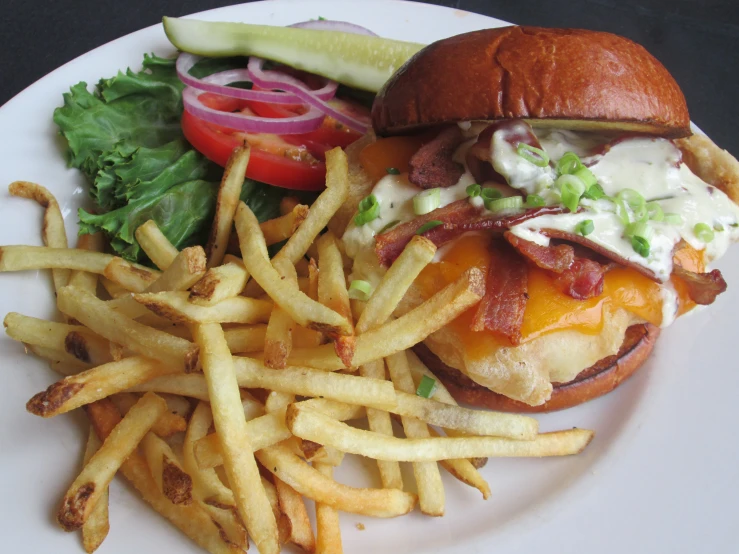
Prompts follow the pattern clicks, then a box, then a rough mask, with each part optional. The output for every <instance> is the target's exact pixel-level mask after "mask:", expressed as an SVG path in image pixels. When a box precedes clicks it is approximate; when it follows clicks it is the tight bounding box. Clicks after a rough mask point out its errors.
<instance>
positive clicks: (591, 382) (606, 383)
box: [413, 323, 659, 412]
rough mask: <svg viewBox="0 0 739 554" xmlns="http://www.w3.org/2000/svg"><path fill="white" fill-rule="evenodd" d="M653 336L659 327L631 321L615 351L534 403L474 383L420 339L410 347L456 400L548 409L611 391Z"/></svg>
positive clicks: (628, 374) (640, 361)
mask: <svg viewBox="0 0 739 554" xmlns="http://www.w3.org/2000/svg"><path fill="white" fill-rule="evenodd" d="M657 337H659V328H658V327H655V326H654V325H650V324H648V323H647V324H637V325H632V326H631V327H629V328H628V329H627V331H626V334H625V336H624V341H623V343H622V344H621V348H619V351H618V353H617V354H615V355H613V356H607V357H605V358H603V359H602V360H600V361H598V362H596V363H595V364H593V365H592V366H590V367H589V368H587V369H584V370H583V371H581V372H580V373H579V374H578V375H577V376H576V377H575V378H574V379H573V380H571V381H569V382H567V383H552V386H553V391H552V395H551V397H550V398H549V400H547V401H546V402H544V403H543V404H540V405H538V406H531V405H529V404H525V403H523V402H518V401H516V400H513V399H511V398H508V397H506V396H503V395H502V394H498V393H496V392H493V391H491V390H490V389H488V388H485V387H483V386H481V385H478V384H477V383H475V382H474V381H473V380H472V379H470V378H469V377H467V376H466V375H464V374H463V373H462V372H460V371H459V370H458V369H454V368H452V367H449V366H448V365H446V364H445V363H444V362H442V361H441V360H440V359H439V358H438V356H436V355H435V354H434V353H433V352H431V350H429V348H428V347H427V346H426V345H424V344H423V343H421V344H419V345H416V346H415V347H414V349H413V350H414V351H415V352H416V354H417V355H418V357H419V358H420V359H421V361H423V363H424V364H426V366H427V367H428V368H429V369H430V370H431V371H432V372H433V373H434V375H436V376H437V377H438V378H439V379H441V381H442V382H443V383H444V385H445V386H446V387H447V389H449V392H450V393H452V395H453V396H454V398H456V399H457V400H458V401H460V402H464V403H466V404H472V405H475V406H480V407H484V408H489V409H491V410H498V411H503V412H552V411H556V410H563V409H565V408H571V407H573V406H577V405H578V404H582V403H583V402H587V401H588V400H593V399H594V398H598V397H599V396H603V395H604V394H607V393H609V392H611V391H612V390H613V389H615V388H616V387H618V386H619V385H620V384H621V383H622V382H624V381H625V380H626V379H628V378H629V377H631V375H633V374H634V372H635V371H636V370H637V369H639V368H640V367H641V366H642V364H643V363H644V362H645V361H646V359H647V358H648V357H649V355H650V354H651V353H652V349H653V348H654V345H655V343H656V341H657Z"/></svg>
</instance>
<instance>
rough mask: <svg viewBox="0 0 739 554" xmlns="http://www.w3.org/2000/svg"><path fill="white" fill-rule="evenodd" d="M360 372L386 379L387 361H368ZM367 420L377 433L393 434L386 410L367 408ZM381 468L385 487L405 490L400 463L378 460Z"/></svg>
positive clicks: (369, 377) (366, 376)
mask: <svg viewBox="0 0 739 554" xmlns="http://www.w3.org/2000/svg"><path fill="white" fill-rule="evenodd" d="M359 374H360V375H361V376H362V377H364V378H367V379H379V380H382V381H384V380H385V363H384V362H383V361H382V360H375V361H373V362H368V363H366V364H364V365H363V366H361V367H360V368H359ZM367 422H368V424H369V428H370V429H371V430H372V431H374V432H375V433H381V434H383V435H388V436H390V437H392V436H393V422H392V421H391V420H390V414H389V413H388V412H386V411H385V410H378V409H376V408H367ZM377 467H378V469H379V470H380V480H381V481H382V486H383V488H385V489H399V490H403V476H402V474H401V473H400V464H399V463H398V462H395V461H392V460H377Z"/></svg>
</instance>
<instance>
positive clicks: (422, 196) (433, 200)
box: [413, 188, 441, 215]
mask: <svg viewBox="0 0 739 554" xmlns="http://www.w3.org/2000/svg"><path fill="white" fill-rule="evenodd" d="M440 204H441V189H440V188H435V189H426V190H424V191H423V192H419V193H418V194H417V195H415V196H414V197H413V211H414V212H415V214H416V215H424V214H427V213H429V212H433V211H434V210H435V209H436V208H438V207H439V205H440Z"/></svg>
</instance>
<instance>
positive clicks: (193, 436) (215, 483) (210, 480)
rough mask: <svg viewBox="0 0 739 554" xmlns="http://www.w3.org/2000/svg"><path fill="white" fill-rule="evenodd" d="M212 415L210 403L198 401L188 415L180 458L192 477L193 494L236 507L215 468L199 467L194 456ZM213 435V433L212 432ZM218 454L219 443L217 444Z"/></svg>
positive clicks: (203, 498)
mask: <svg viewBox="0 0 739 554" xmlns="http://www.w3.org/2000/svg"><path fill="white" fill-rule="evenodd" d="M212 424H213V416H212V415H211V412H210V404H208V403H207V402H198V405H197V407H196V408H195V411H194V412H193V413H192V416H191V417H190V422H189V424H188V426H187V433H186V434H185V440H184V441H183V443H182V459H183V465H184V468H185V471H187V473H188V474H189V475H190V476H191V477H192V480H193V494H194V495H195V497H196V498H198V499H199V500H201V501H203V502H207V501H211V502H214V503H216V504H218V505H220V506H228V507H233V508H235V507H236V503H235V500H234V497H233V493H232V492H231V489H229V488H228V487H226V486H225V485H224V484H223V482H222V481H221V480H220V479H219V478H218V475H217V474H216V472H215V470H214V469H212V468H208V467H200V466H199V465H198V463H197V460H196V457H195V445H196V444H197V442H198V441H199V440H200V439H202V438H204V437H206V436H207V435H208V431H209V430H210V427H211V425H212ZM214 436H215V434H214ZM218 447H219V448H218V450H219V452H218V453H219V454H220V444H218Z"/></svg>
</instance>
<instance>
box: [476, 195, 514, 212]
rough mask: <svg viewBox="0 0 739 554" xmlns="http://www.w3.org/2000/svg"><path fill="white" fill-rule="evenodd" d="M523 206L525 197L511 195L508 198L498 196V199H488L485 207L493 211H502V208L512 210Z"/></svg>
mask: <svg viewBox="0 0 739 554" xmlns="http://www.w3.org/2000/svg"><path fill="white" fill-rule="evenodd" d="M522 206H523V198H521V197H520V196H509V197H507V198H498V199H497V200H486V201H485V208H486V209H488V210H490V211H491V212H500V211H502V210H512V209H517V208H521V207H522Z"/></svg>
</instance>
